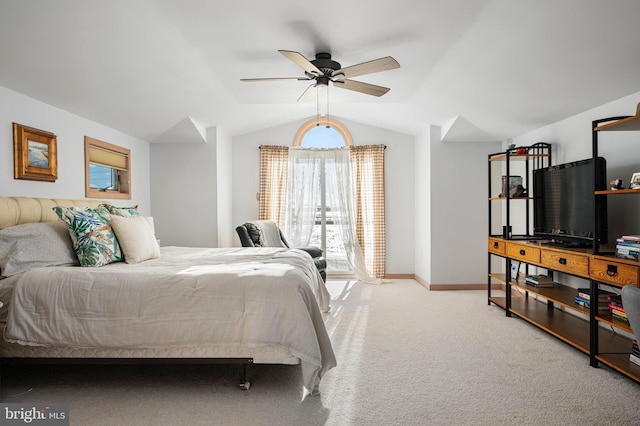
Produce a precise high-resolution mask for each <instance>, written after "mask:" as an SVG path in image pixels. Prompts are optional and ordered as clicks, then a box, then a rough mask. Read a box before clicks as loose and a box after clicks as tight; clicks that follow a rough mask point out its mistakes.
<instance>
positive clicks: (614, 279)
mask: <svg viewBox="0 0 640 426" xmlns="http://www.w3.org/2000/svg"><path fill="white" fill-rule="evenodd" d="M639 271H640V267H639V266H634V265H627V264H625V263H618V262H616V261H607V260H601V259H593V258H592V259H591V261H590V262H589V275H590V276H591V279H594V280H597V281H602V282H604V283H610V284H616V285H619V286H623V285H628V284H631V285H634V286H636V287H637V286H638V277H639V273H640V272H639Z"/></svg>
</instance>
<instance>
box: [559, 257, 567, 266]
mask: <svg viewBox="0 0 640 426" xmlns="http://www.w3.org/2000/svg"><path fill="white" fill-rule="evenodd" d="M558 263H560V264H561V265H566V264H567V259H565V258H564V257H561V258H560V259H558Z"/></svg>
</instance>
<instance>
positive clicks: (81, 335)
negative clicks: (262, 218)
mask: <svg viewBox="0 0 640 426" xmlns="http://www.w3.org/2000/svg"><path fill="white" fill-rule="evenodd" d="M101 204H103V203H101V202H98V201H87V200H55V199H43V198H26V197H4V198H1V197H0V275H7V276H6V277H5V278H2V279H0V302H1V303H2V305H3V306H2V307H1V308H0V321H1V323H0V326H2V328H3V330H4V339H2V341H1V342H0V358H1V359H2V361H3V363H7V362H18V361H36V362H53V361H58V362H86V363H107V362H144V363H161V362H195V363H207V362H211V363H217V362H223V363H238V364H239V365H240V366H241V377H240V386H241V388H243V389H248V386H249V383H248V382H247V381H246V380H245V378H244V366H245V365H247V364H289V365H294V364H300V365H301V371H302V381H303V385H304V388H305V390H306V392H308V393H310V394H312V395H315V394H317V393H318V392H319V383H320V379H321V378H322V376H323V375H324V374H325V373H326V372H327V371H328V370H330V369H331V368H333V367H334V366H335V365H336V359H335V356H334V353H333V349H332V346H331V342H330V339H329V336H328V333H327V331H326V328H325V326H324V318H323V312H326V311H328V309H329V302H330V297H329V294H328V291H327V289H326V287H325V285H324V282H323V280H322V277H321V276H320V274H319V273H318V271H317V269H316V268H315V266H314V264H313V261H312V259H311V257H310V256H309V255H308V254H306V253H305V252H303V251H299V250H295V249H293V250H292V249H283V248H229V249H217V248H193V247H162V248H159V247H158V245H157V244H155V245H154V246H153V247H151V246H149V247H150V249H152V250H158V252H157V255H153V256H151V257H148V258H144V257H143V258H142V260H140V259H136V261H133V260H132V261H131V262H130V259H134V257H135V256H134V255H136V256H137V255H138V254H137V253H134V251H140V250H141V249H140V247H145V244H144V243H142V242H139V241H140V240H136V239H135V238H134V239H132V237H136V238H137V237H138V234H136V233H135V232H132V233H127V234H125V233H124V231H122V233H120V228H118V227H120V226H122V225H120V224H122V223H126V224H127V226H131V224H132V223H134V222H135V223H137V224H138V225H140V226H139V227H138V228H136V229H140V230H143V231H144V232H147V231H146V229H147V227H145V226H144V225H141V223H140V222H142V221H143V220H146V221H147V223H148V225H147V226H149V229H153V222H152V221H150V219H149V218H142V217H141V216H139V217H136V218H131V217H127V218H126V220H124V219H123V218H120V217H117V218H116V217H114V215H111V218H112V222H111V223H112V225H113V231H114V234H115V235H117V237H118V238H117V240H118V241H119V242H120V245H121V246H122V255H123V256H122V259H123V260H125V261H114V262H109V263H106V264H104V265H100V266H99V267H83V266H80V265H79V263H81V262H83V257H82V256H81V255H79V254H78V247H77V246H76V243H77V241H76V240H77V239H78V237H77V236H76V237H75V238H74V234H73V232H72V233H71V236H69V225H68V224H66V223H64V222H63V221H61V220H60V218H59V215H58V214H56V212H54V207H55V208H56V210H57V211H58V212H60V211H61V210H65V211H75V210H82V209H83V208H85V207H86V208H89V209H98V208H99V206H100V205H101ZM56 206H60V207H56ZM92 211H93V210H92ZM125 211H126V210H125ZM115 216H119V215H115ZM123 216H125V217H126V216H127V215H126V214H125V215H123ZM116 219H117V221H116ZM134 219H135V220H134ZM136 220H137V222H136ZM71 224H72V225H74V224H73V222H71ZM116 224H119V225H118V227H116ZM138 225H136V226H138ZM71 228H72V229H73V226H71ZM143 228H144V229H143ZM123 229H127V228H123ZM130 229H134V228H130ZM116 231H118V232H116ZM65 232H66V234H65ZM65 236H66V237H67V238H66V237H65ZM153 237H154V238H155V236H153ZM58 240H60V241H58ZM154 241H155V240H154ZM14 242H15V244H14ZM8 246H10V247H11V249H7V247H8ZM63 246H64V247H63ZM3 247H4V249H3ZM126 247H128V249H126V250H125V248H126ZM7 252H9V254H7ZM16 253H18V254H16ZM21 256H22V257H21ZM74 256H75V257H74ZM16 257H21V258H20V259H19V261H16V260H15V258H16ZM78 258H80V261H78ZM85 266H86V265H85ZM5 272H6V273H5Z"/></svg>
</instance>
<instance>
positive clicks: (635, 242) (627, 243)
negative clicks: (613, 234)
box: [616, 235, 640, 260]
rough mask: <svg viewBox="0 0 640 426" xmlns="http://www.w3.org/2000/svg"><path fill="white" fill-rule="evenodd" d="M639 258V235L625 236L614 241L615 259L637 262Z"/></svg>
mask: <svg viewBox="0 0 640 426" xmlns="http://www.w3.org/2000/svg"><path fill="white" fill-rule="evenodd" d="M639 256H640V235H625V236H622V237H620V238H618V239H616V257H620V258H622V259H631V260H638V258H639Z"/></svg>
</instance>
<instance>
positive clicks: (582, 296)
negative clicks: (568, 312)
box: [574, 288, 617, 312]
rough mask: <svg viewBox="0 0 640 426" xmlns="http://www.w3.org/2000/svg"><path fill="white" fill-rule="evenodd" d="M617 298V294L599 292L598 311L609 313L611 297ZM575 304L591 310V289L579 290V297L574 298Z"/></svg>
mask: <svg viewBox="0 0 640 426" xmlns="http://www.w3.org/2000/svg"><path fill="white" fill-rule="evenodd" d="M615 296H617V294H616V293H613V292H611V291H606V290H599V291H598V311H601V312H607V311H609V309H610V308H609V297H615ZM574 300H575V302H576V303H577V304H578V305H580V306H582V307H584V308H586V309H590V308H591V289H590V288H579V289H578V294H577V296H575V297H574Z"/></svg>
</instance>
